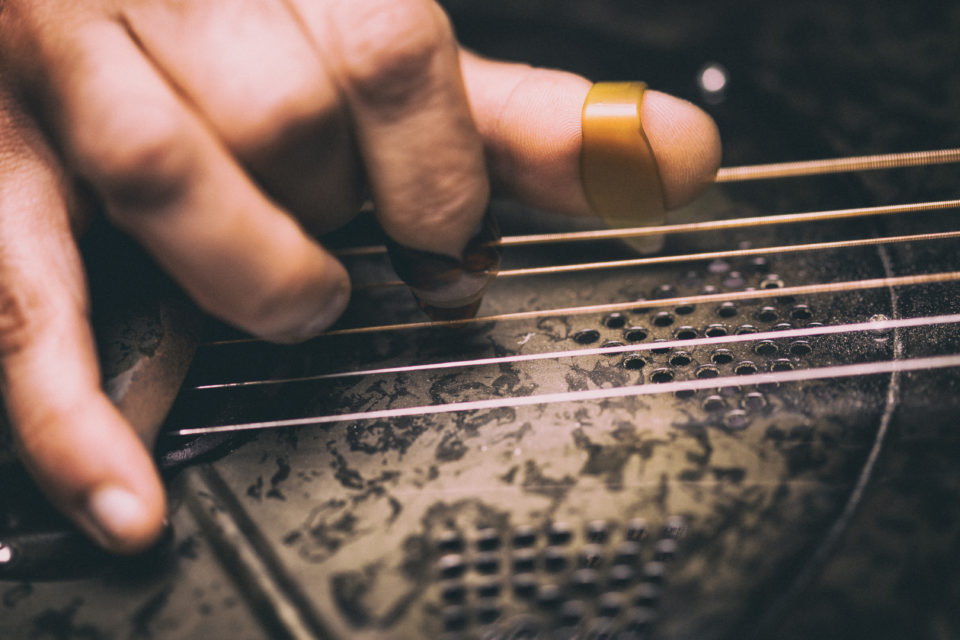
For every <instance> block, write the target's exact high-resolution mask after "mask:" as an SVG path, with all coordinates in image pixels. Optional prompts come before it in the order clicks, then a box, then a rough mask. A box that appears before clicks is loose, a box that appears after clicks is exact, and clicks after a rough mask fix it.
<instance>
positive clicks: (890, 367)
mask: <svg viewBox="0 0 960 640" xmlns="http://www.w3.org/2000/svg"><path fill="white" fill-rule="evenodd" d="M955 367H960V354H951V355H940V356H930V357H925V358H907V359H903V360H883V361H878V362H867V363H858V364H848V365H836V366H829V367H815V368H811V369H794V370H790V371H775V372H769V373H756V374H753V375H750V376H749V380H747V379H745V377H744V376H724V377H719V378H710V379H708V380H680V381H674V382H662V383H654V384H640V385H629V386H623V387H615V388H612V389H603V388H601V389H588V390H585V391H565V392H559V393H545V394H539V395H531V396H515V397H509V398H488V399H485V400H471V401H465V402H451V403H446V404H437V405H422V406H415V407H402V408H396V409H380V410H372V411H355V412H350V413H341V414H329V415H317V416H309V417H305V418H289V419H282V420H265V421H261V422H244V423H236V424H228V425H217V426H207V427H188V428H174V429H172V430H170V431H167V432H165V433H164V434H162V435H165V436H195V435H202V434H209V433H232V432H237V431H250V430H263V429H278V428H289V427H298V426H306V425H322V424H332V423H338V422H355V421H361V420H363V421H367V420H384V419H393V418H405V417H419V416H425V415H435V414H444V413H460V412H465V411H479V410H489V409H503V408H516V407H523V406H531V405H545V404H554V403H559V402H585V401H597V400H610V399H614V398H626V397H636V396H645V395H654V394H666V393H677V392H695V391H700V390H704V389H723V388H728V387H743V386H755V385H766V384H785V383H791V382H805V381H810V380H826V379H840V378H850V377H863V376H869V375H879V374H890V373H903V372H908V371H924V370H934V369H946V368H955Z"/></svg>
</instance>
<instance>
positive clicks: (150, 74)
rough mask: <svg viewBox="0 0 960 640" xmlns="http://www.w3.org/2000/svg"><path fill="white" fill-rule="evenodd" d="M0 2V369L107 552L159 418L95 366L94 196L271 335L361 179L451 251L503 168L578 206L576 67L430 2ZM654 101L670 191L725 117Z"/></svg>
mask: <svg viewBox="0 0 960 640" xmlns="http://www.w3.org/2000/svg"><path fill="white" fill-rule="evenodd" d="M0 8H2V11H0V371H2V383H0V384H2V391H3V397H4V399H5V402H6V406H7V409H8V413H9V416H10V419H11V422H12V424H13V427H14V432H15V437H16V440H17V443H18V446H19V449H20V451H21V454H22V457H23V459H24V461H25V463H26V464H27V466H28V467H29V469H30V470H31V472H32V473H33V474H34V476H35V477H36V479H37V481H38V483H39V484H40V486H41V487H42V488H43V489H44V491H45V492H46V493H47V495H48V496H49V497H50V499H51V500H52V501H53V502H54V503H55V504H56V505H57V506H58V507H59V508H60V509H62V510H63V511H64V512H65V513H66V514H67V515H69V516H70V517H71V518H72V519H73V520H74V521H75V522H77V524H78V525H79V526H80V527H81V528H83V529H84V530H85V531H86V532H87V533H88V534H89V535H90V536H91V537H92V538H93V539H95V540H96V541H98V542H99V543H100V544H102V545H103V546H105V547H107V548H108V549H111V550H113V551H116V552H133V551H137V550H139V549H142V548H144V547H145V546H147V545H148V544H150V543H151V541H153V540H154V539H155V538H156V536H157V535H158V534H159V531H160V528H161V524H162V520H163V517H164V512H165V505H164V497H163V489H162V486H161V484H160V481H159V479H158V477H157V475H156V472H155V471H154V470H153V466H152V463H151V459H150V455H149V453H148V450H147V447H146V446H145V443H146V444H147V445H149V444H150V443H151V442H152V439H153V437H154V435H155V434H140V437H139V438H138V436H137V434H135V433H133V431H132V430H131V429H130V427H129V426H128V425H127V424H126V423H125V422H124V420H123V418H122V417H121V416H120V415H119V413H118V412H117V411H116V409H115V408H114V407H113V406H112V405H111V404H110V402H109V401H108V400H107V398H106V397H105V396H104V395H103V393H102V392H101V391H100V388H99V381H100V376H99V372H98V365H97V362H96V356H95V354H94V349H93V346H92V339H91V331H90V327H89V323H88V319H87V305H88V300H87V294H86V285H85V282H84V275H83V269H82V264H81V261H80V260H79V258H78V254H77V250H76V246H75V244H74V237H75V234H76V232H77V231H78V230H79V229H81V228H82V226H83V218H84V215H85V208H84V207H83V202H84V201H85V199H84V197H82V196H83V194H85V193H92V194H94V195H95V197H96V198H97V199H98V200H100V201H101V202H102V203H103V205H104V207H105V210H106V212H107V214H108V216H109V218H110V219H111V221H112V222H113V223H114V224H116V225H118V226H119V227H120V228H122V229H123V230H125V231H126V232H127V233H129V234H130V235H131V236H133V237H134V238H136V239H137V240H138V241H139V242H140V243H141V244H142V245H143V246H144V247H145V248H146V249H147V250H148V251H149V252H150V253H151V254H152V255H153V257H154V258H155V259H156V260H157V262H158V263H159V264H161V265H162V266H163V267H164V268H165V269H166V270H167V271H168V272H169V273H170V274H171V275H172V276H173V277H174V278H175V279H176V280H177V281H178V282H179V283H180V284H181V286H182V287H183V288H184V289H185V290H186V291H187V292H188V293H189V294H190V295H191V296H192V297H193V298H194V300H195V301H196V302H197V303H199V305H200V306H201V307H203V308H204V309H205V310H207V311H208V312H210V313H212V314H214V315H216V316H219V317H221V318H223V319H225V320H227V321H229V322H231V323H233V324H235V325H236V326H238V327H241V328H243V329H245V330H247V331H250V332H252V333H254V334H256V335H259V336H261V337H264V338H267V339H271V340H276V341H284V342H288V341H296V340H301V339H304V338H308V337H310V336H312V335H315V334H316V333H318V332H319V331H321V330H323V329H324V328H325V327H326V326H328V325H329V324H330V323H331V322H333V321H334V319H335V318H336V317H337V316H338V315H339V314H340V313H341V311H342V310H343V308H344V306H345V305H346V302H347V298H348V292H349V282H348V278H347V275H346V272H345V271H344V269H343V267H342V266H341V265H340V264H339V263H338V262H337V261H336V260H335V259H334V258H333V257H331V255H330V254H329V253H327V252H326V251H324V249H323V248H322V247H321V246H320V245H319V244H318V243H317V242H316V241H315V240H314V238H313V234H315V233H319V232H322V231H325V230H328V229H331V228H334V227H336V226H338V225H340V224H342V223H343V222H345V221H346V220H347V219H348V218H349V217H350V216H352V215H353V213H354V212H355V211H356V210H357V208H358V203H359V201H360V200H361V198H362V196H363V194H366V193H369V194H372V197H373V200H374V202H375V203H376V209H377V212H378V213H377V215H378V216H379V218H380V221H381V224H382V226H383V227H384V229H385V230H386V231H387V233H389V234H390V235H391V236H392V237H393V238H394V239H395V240H396V241H397V242H399V243H401V244H404V245H407V246H410V247H412V248H416V249H423V250H427V251H433V252H438V253H445V254H449V255H452V256H459V255H460V252H461V251H462V249H463V247H464V245H465V244H466V242H467V240H468V239H469V236H470V235H471V233H472V232H473V230H474V229H475V228H476V226H477V224H478V222H479V220H480V217H481V215H482V212H483V211H484V209H485V207H486V203H487V200H488V197H489V191H490V184H491V183H492V184H493V186H494V188H495V189H498V190H500V191H502V192H504V193H505V194H508V195H511V196H513V197H515V198H517V199H519V200H520V201H523V202H526V203H529V204H532V205H536V206H538V207H541V208H545V209H553V210H557V211H563V212H568V213H587V212H588V207H587V204H586V201H585V198H584V195H583V192H582V189H581V187H580V183H579V176H578V157H579V151H580V130H579V122H580V110H581V106H582V104H583V100H584V97H585V96H586V94H587V91H588V90H589V88H590V83H589V82H588V81H587V80H585V79H583V78H580V77H578V76H574V75H571V74H567V73H563V72H559V71H548V70H538V69H532V68H529V67H527V66H524V65H519V64H505V63H499V62H493V61H490V60H485V59H482V58H480V57H478V56H476V55H473V54H471V53H468V52H465V51H462V50H460V49H459V48H458V46H457V44H456V42H455V39H454V36H453V34H452V31H451V28H450V26H449V24H448V21H447V18H446V16H445V15H444V13H443V12H442V10H441V9H440V8H439V6H438V5H436V4H435V3H434V2H432V1H431V0H350V1H349V2H348V1H344V0H286V1H280V0H273V1H271V0H236V1H235V2H231V3H227V4H225V3H222V2H216V1H214V0H193V1H189V2H187V1H184V0H112V1H107V0H87V1H83V0H6V1H5V2H4V3H3V4H2V5H0ZM643 119H644V125H645V129H646V131H647V134H648V136H649V138H650V140H651V144H652V146H653V149H654V153H655V155H656V158H657V160H658V164H659V167H660V169H661V178H662V181H663V184H664V191H665V198H666V201H667V204H668V205H670V206H675V205H677V204H681V203H682V202H685V201H686V200H688V199H690V198H691V197H692V196H693V195H694V193H695V192H696V191H697V190H698V189H699V187H700V185H701V184H702V183H704V182H705V181H706V178H708V177H709V176H710V175H711V174H712V172H713V171H714V170H715V169H716V166H717V164H718V162H719V141H718V137H717V133H716V128H715V127H714V125H713V123H712V121H711V120H710V119H709V117H707V116H706V115H705V114H703V113H702V112H700V111H699V110H698V109H696V108H695V107H693V106H691V105H689V104H687V103H684V102H682V101H679V100H676V99H674V98H670V97H668V96H665V95H663V94H657V93H651V94H649V96H648V98H647V99H646V100H645V102H644V110H643ZM488 170H489V171H490V178H489V179H488V175H487V171H488Z"/></svg>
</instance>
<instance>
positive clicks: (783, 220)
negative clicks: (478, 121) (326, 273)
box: [333, 199, 960, 258]
mask: <svg viewBox="0 0 960 640" xmlns="http://www.w3.org/2000/svg"><path fill="white" fill-rule="evenodd" d="M958 207H960V199H952V200H933V201H928V202H913V203H906V204H894V205H880V206H874V207H853V208H849V209H827V210H823V211H807V212H803V213H784V214H776V215H767V216H750V217H745V218H730V219H727V220H708V221H705V222H686V223H678V224H664V225H656V226H649V227H631V228H626V229H594V230H590V231H565V232H560V233H537V234H529V235H519V236H505V237H503V238H501V239H500V240H498V241H491V242H490V243H489V244H490V245H491V246H501V247H519V246H530V245H537V244H556V243H566V242H596V241H598V240H622V239H625V238H640V237H647V236H660V235H674V234H680V233H696V232H705V231H727V230H731V229H746V228H750V227H766V226H776V225H782V224H797V223H804V222H830V221H835V220H843V219H847V218H865V217H870V216H882V215H898V214H904V213H922V212H928V211H942V210H946V209H956V208H958ZM386 250H387V249H386V247H385V246H383V245H377V246H367V247H351V248H346V249H338V250H335V251H334V252H333V254H334V255H336V256H337V257H341V258H342V257H357V256H368V255H376V254H382V253H385V252H386Z"/></svg>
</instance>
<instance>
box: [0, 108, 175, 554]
mask: <svg viewBox="0 0 960 640" xmlns="http://www.w3.org/2000/svg"><path fill="white" fill-rule="evenodd" d="M31 133H35V132H32V130H27V131H25V130H24V128H23V127H22V126H21V127H17V128H14V127H13V126H10V122H9V121H6V122H5V121H4V114H3V112H2V111H0V138H2V139H0V142H2V144H0V390H2V393H3V398H4V401H5V403H6V407H7V412H8V415H9V418H10V423H11V425H12V428H13V433H14V438H15V442H16V444H17V446H18V448H19V450H20V454H21V458H22V459H23V461H24V464H25V465H26V466H27V468H28V469H29V470H30V472H31V473H32V475H33V476H34V478H35V479H36V481H37V483H38V484H39V486H40V488H41V489H42V490H43V491H44V492H45V493H46V494H47V496H48V497H49V498H50V499H51V501H52V502H53V503H54V504H55V505H56V506H57V507H58V508H59V509H60V510H61V511H63V512H64V513H65V514H66V515H67V516H69V517H70V518H71V519H72V520H74V522H76V523H77V524H78V525H79V526H80V528H81V529H83V530H84V531H85V532H86V533H87V534H88V535H89V536H90V537H92V538H93V539H94V540H95V541H97V542H98V543H99V544H101V545H102V546H104V547H105V548H107V549H109V550H111V551H114V552H118V553H132V552H135V551H139V550H142V549H143V548H145V547H147V546H148V545H149V544H150V543H151V542H153V541H154V540H155V539H156V538H157V537H158V536H159V534H160V532H161V530H162V525H163V518H164V513H165V501H164V495H163V488H162V485H161V483H160V479H159V477H158V476H157V473H156V471H155V470H154V467H153V463H152V461H151V458H150V456H149V454H148V452H147V450H146V448H145V447H144V445H143V444H142V442H141V441H140V439H139V438H138V437H137V436H136V435H135V434H134V433H133V431H132V429H131V428H130V426H129V425H128V424H127V422H126V421H125V420H124V418H123V417H122V416H121V415H120V413H119V412H118V411H117V409H116V408H115V407H114V406H113V404H111V402H110V401H109V400H108V399H107V397H106V396H105V395H104V394H103V392H102V391H101V389H100V373H99V368H98V365H97V358H96V351H95V348H94V343H93V337H92V334H91V330H90V326H89V322H88V319H87V306H88V305H87V294H86V286H85V281H84V277H83V271H82V266H81V261H80V258H79V256H78V253H77V250H76V246H75V244H74V241H73V237H72V233H71V230H70V226H69V219H68V214H67V206H66V199H65V197H64V194H65V189H64V186H63V184H62V183H63V180H62V175H61V172H60V171H59V170H58V168H57V165H56V164H55V161H54V160H53V159H52V157H50V156H49V154H46V153H45V150H44V147H43V143H42V142H41V138H40V136H39V135H37V136H32V137H35V138H36V139H31V140H30V141H29V142H27V141H25V140H24V139H23V136H24V135H30V134H31Z"/></svg>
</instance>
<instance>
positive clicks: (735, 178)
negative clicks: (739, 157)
mask: <svg viewBox="0 0 960 640" xmlns="http://www.w3.org/2000/svg"><path fill="white" fill-rule="evenodd" d="M953 162H960V149H936V150H932V151H911V152H907V153H884V154H878V155H868V156H852V157H847V158H828V159H824V160H804V161H800V162H778V163H773V164H755V165H748V166H742V167H724V168H722V169H720V170H719V171H717V175H716V177H715V178H714V182H743V181H746V180H767V179H775V178H795V177H800V176H814V175H825V174H830V173H843V172H847V171H874V170H877V169H899V168H904V167H922V166H929V165H936V164H949V163H953Z"/></svg>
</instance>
